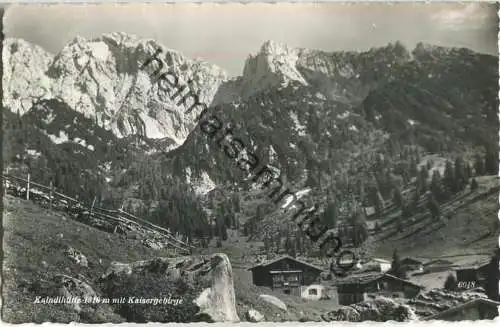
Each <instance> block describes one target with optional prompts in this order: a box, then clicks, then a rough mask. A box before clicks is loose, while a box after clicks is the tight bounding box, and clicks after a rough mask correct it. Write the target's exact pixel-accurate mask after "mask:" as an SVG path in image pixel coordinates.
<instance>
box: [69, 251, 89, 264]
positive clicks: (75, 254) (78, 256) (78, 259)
mask: <svg viewBox="0 0 500 327" xmlns="http://www.w3.org/2000/svg"><path fill="white" fill-rule="evenodd" d="M65 253H66V254H67V255H68V257H70V259H71V260H73V261H74V262H75V263H77V264H79V265H80V266H82V267H88V264H89V263H88V261H87V257H85V255H83V253H81V252H80V251H78V250H76V249H74V248H72V247H68V249H67V250H66V251H65Z"/></svg>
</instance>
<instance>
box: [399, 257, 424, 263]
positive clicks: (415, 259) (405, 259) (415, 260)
mask: <svg viewBox="0 0 500 327" xmlns="http://www.w3.org/2000/svg"><path fill="white" fill-rule="evenodd" d="M403 261H413V262H417V263H419V264H424V263H426V262H427V260H425V259H419V258H414V257H406V258H404V259H403V260H401V262H403Z"/></svg>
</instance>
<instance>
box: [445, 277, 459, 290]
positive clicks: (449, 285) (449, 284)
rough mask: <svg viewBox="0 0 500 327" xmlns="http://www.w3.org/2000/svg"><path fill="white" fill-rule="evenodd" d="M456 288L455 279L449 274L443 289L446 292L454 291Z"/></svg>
mask: <svg viewBox="0 0 500 327" xmlns="http://www.w3.org/2000/svg"><path fill="white" fill-rule="evenodd" d="M457 286H458V282H457V278H456V277H455V275H453V274H449V275H448V278H446V281H445V282H444V289H446V290H448V291H456V290H457Z"/></svg>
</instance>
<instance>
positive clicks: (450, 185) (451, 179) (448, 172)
mask: <svg viewBox="0 0 500 327" xmlns="http://www.w3.org/2000/svg"><path fill="white" fill-rule="evenodd" d="M443 182H444V185H445V186H446V188H447V189H448V190H450V191H451V192H452V193H454V192H455V189H456V187H455V186H456V183H455V176H454V170H453V164H452V163H451V162H450V161H449V160H446V166H445V169H444V178H443Z"/></svg>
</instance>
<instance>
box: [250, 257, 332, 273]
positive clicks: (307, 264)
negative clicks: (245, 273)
mask: <svg viewBox="0 0 500 327" xmlns="http://www.w3.org/2000/svg"><path fill="white" fill-rule="evenodd" d="M283 259H290V260H293V261H296V262H298V263H301V264H303V265H306V266H308V267H311V268H313V269H316V270H319V271H324V270H325V269H323V268H319V267H317V266H315V265H312V264H310V263H308V262H305V261H302V260H299V259H296V258H294V257H291V256H289V255H284V256H281V257H279V258H277V259H274V260H271V261H267V262H263V263H260V264H258V265H256V266H254V267H252V268H248V269H247V270H252V269H255V268H258V267H267V266H269V265H271V264H273V263H276V262H278V261H281V260H283Z"/></svg>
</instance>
